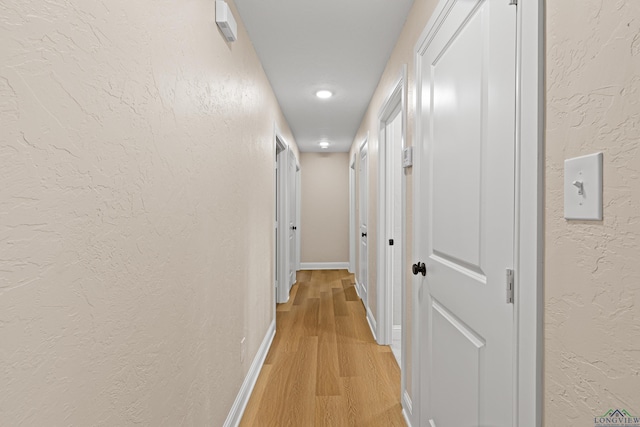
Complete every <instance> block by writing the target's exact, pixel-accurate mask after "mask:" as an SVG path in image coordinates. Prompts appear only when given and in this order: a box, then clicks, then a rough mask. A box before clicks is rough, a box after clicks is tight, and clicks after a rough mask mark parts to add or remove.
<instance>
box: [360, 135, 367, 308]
mask: <svg viewBox="0 0 640 427" xmlns="http://www.w3.org/2000/svg"><path fill="white" fill-rule="evenodd" d="M359 166H360V171H359V179H358V187H359V188H358V194H359V196H360V197H359V211H360V227H359V228H360V254H359V260H360V263H359V264H360V268H359V274H358V284H359V285H360V289H359V294H360V297H361V298H362V301H363V302H364V306H365V308H366V309H367V312H369V302H368V298H367V294H368V292H367V291H368V287H367V285H368V268H369V267H368V264H369V259H368V256H369V254H368V246H367V223H368V216H369V213H368V212H369V195H368V191H369V156H368V143H367V140H365V141H364V143H363V144H362V146H361V148H360V162H359Z"/></svg>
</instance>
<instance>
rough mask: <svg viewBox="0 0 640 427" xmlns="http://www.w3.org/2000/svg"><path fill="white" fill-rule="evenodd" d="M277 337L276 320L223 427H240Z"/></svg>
mask: <svg viewBox="0 0 640 427" xmlns="http://www.w3.org/2000/svg"><path fill="white" fill-rule="evenodd" d="M275 335H276V320H275V319H274V320H273V322H271V325H269V329H267V333H266V335H265V336H264V339H263V340H262V344H260V348H259V349H258V353H257V354H256V357H254V358H253V362H252V363H251V367H250V368H249V372H247V376H246V377H245V379H244V382H243V383H242V387H240V391H239V392H238V395H237V396H236V400H235V401H234V402H233V406H232V407H231V411H230V412H229V415H227V420H226V421H225V422H224V424H223V427H238V425H240V420H242V415H244V410H245V409H246V408H247V403H249V398H250V397H251V393H252V392H253V388H254V387H255V385H256V381H257V380H258V375H260V371H261V370H262V365H263V364H264V360H265V359H266V358H267V353H268V352H269V348H271V343H272V342H273V337H274V336H275Z"/></svg>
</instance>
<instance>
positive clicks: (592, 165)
mask: <svg viewBox="0 0 640 427" xmlns="http://www.w3.org/2000/svg"><path fill="white" fill-rule="evenodd" d="M564 217H565V218H566V219H583V220H585V219H586V220H601V219H602V153H595V154H589V155H588V156H582V157H574V158H573V159H567V160H565V161H564Z"/></svg>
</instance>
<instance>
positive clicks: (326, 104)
mask: <svg viewBox="0 0 640 427" xmlns="http://www.w3.org/2000/svg"><path fill="white" fill-rule="evenodd" d="M235 3H236V6H237V8H238V11H239V13H240V15H241V18H242V21H243V22H244V24H245V27H246V28H247V31H248V32H249V36H250V38H251V41H252V42H253V45H254V47H255V49H256V51H257V53H258V56H259V57H260V60H261V61H262V65H263V67H264V70H265V72H266V73H267V77H268V78H269V80H270V82H271V85H272V86H273V89H274V91H275V93H276V97H277V98H278V101H279V103H280V106H281V107H282V110H283V112H284V115H285V116H286V118H287V121H288V122H289V126H290V127H291V130H292V132H293V134H294V137H295V138H296V142H297V143H298V147H299V148H300V151H307V152H310V151H317V152H320V151H334V152H337V151H349V148H350V147H351V143H352V142H353V139H354V137H355V134H356V132H357V131H358V127H359V125H360V122H361V120H362V117H363V115H364V113H365V111H366V108H367V106H368V104H369V101H370V99H371V96H372V94H373V91H374V90H375V88H376V86H377V85H378V81H379V79H380V76H381V74H382V72H383V70H384V66H385V64H386V63H387V60H388V59H389V55H390V54H391V51H392V50H393V47H394V46H395V44H396V40H397V38H398V35H399V34H400V31H401V29H402V26H403V25H404V22H405V20H406V17H407V13H408V12H409V9H410V8H411V5H412V4H413V0H320V1H318V0H315V1H312V0H235ZM319 89H328V90H330V91H332V92H333V93H334V96H333V97H332V98H330V99H327V100H322V99H319V98H317V97H316V96H315V93H316V91H318V90H319ZM323 139H324V140H327V141H329V143H330V144H331V145H330V147H329V148H328V149H327V150H322V149H320V147H319V146H318V143H319V141H321V140H323Z"/></svg>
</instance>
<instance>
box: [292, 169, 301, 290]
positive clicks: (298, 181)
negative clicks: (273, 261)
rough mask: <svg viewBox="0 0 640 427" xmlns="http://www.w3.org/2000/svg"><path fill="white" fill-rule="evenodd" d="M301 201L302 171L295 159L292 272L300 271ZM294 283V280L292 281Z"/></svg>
mask: <svg viewBox="0 0 640 427" xmlns="http://www.w3.org/2000/svg"><path fill="white" fill-rule="evenodd" d="M301 201H302V169H301V168H300V162H299V160H298V159H297V158H296V254H295V257H296V260H295V266H294V268H293V269H294V270H295V271H298V270H300V236H302V231H301V230H302V228H301V227H300V225H301V224H300V218H301V216H300V213H301ZM294 281H295V280H294Z"/></svg>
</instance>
